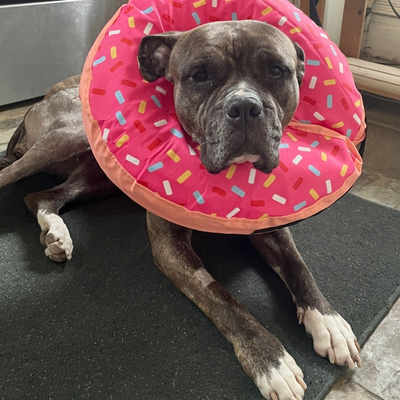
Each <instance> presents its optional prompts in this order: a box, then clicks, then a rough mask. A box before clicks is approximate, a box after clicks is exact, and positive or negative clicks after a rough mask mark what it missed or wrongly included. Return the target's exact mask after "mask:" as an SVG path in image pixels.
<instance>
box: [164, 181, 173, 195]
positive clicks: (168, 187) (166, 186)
mask: <svg viewBox="0 0 400 400" xmlns="http://www.w3.org/2000/svg"><path fill="white" fill-rule="evenodd" d="M163 185H164V190H165V194H166V195H167V196H171V194H172V189H171V184H170V183H169V181H163Z"/></svg>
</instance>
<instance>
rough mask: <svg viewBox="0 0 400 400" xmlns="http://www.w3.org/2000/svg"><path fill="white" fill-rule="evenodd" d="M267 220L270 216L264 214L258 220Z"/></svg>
mask: <svg viewBox="0 0 400 400" xmlns="http://www.w3.org/2000/svg"><path fill="white" fill-rule="evenodd" d="M267 218H268V214H263V215H261V217H260V218H258V219H259V220H260V219H267Z"/></svg>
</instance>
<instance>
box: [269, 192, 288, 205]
mask: <svg viewBox="0 0 400 400" xmlns="http://www.w3.org/2000/svg"><path fill="white" fill-rule="evenodd" d="M272 200H275V201H276V202H278V203H280V204H285V203H286V199H285V198H284V197H282V196H279V194H274V195H273V196H272Z"/></svg>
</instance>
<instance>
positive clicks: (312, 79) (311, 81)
mask: <svg viewBox="0 0 400 400" xmlns="http://www.w3.org/2000/svg"><path fill="white" fill-rule="evenodd" d="M316 83H317V77H316V76H313V77H312V78H311V80H310V84H309V85H308V87H309V88H310V89H314V88H315V85H316Z"/></svg>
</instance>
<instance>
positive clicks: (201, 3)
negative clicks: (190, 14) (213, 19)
mask: <svg viewBox="0 0 400 400" xmlns="http://www.w3.org/2000/svg"><path fill="white" fill-rule="evenodd" d="M193 5H194V8H199V7H201V6H204V5H206V0H200V1H196V3H193Z"/></svg>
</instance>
